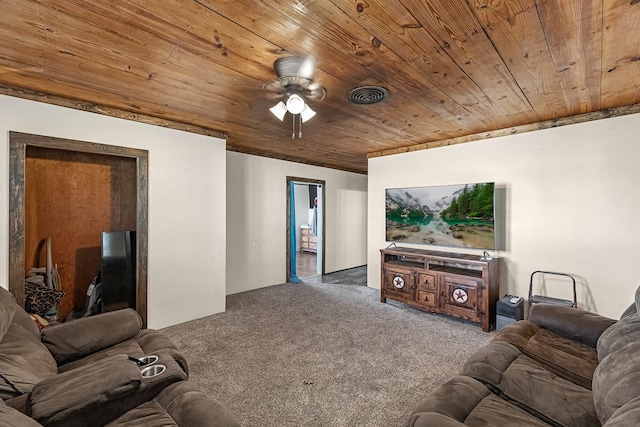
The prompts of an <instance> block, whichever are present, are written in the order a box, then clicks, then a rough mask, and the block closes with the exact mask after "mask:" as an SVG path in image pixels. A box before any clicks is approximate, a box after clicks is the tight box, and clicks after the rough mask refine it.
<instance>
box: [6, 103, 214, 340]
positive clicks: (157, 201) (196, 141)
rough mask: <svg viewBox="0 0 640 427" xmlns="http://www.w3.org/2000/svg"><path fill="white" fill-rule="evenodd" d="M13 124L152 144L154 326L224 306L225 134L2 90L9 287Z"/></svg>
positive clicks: (151, 302)
mask: <svg viewBox="0 0 640 427" xmlns="http://www.w3.org/2000/svg"><path fill="white" fill-rule="evenodd" d="M9 131H17V132H24V133H32V134H38V135H46V136H52V137H58V138H67V139H75V140H80V141H90V142H97V143H101V144H110V145H118V146H125V147H133V148H139V149H144V150H148V151H149V230H148V232H149V247H148V326H149V327H150V328H162V327H165V326H169V325H173V324H177V323H181V322H185V321H188V320H191V319H196V318H199V317H204V316H207V315H210V314H213V313H218V312H221V311H224V309H225V247H226V242H225V222H226V218H225V214H226V209H225V205H224V204H225V191H226V187H225V186H226V184H225V179H226V173H225V167H226V161H225V141H224V140H222V139H218V138H210V137H205V136H202V135H196V134H191V133H187V132H180V131H176V130H171V129H166V128H163V127H157V126H150V125H145V124H142V123H136V122H132V121H127V120H122V119H116V118H112V117H107V116H102V115H98V114H92V113H86V112H82V111H78V110H73V109H68V108H62V107H57V106H52V105H48V104H43V103H37V102H33V101H28V100H23V99H18V98H12V97H8V96H0V171H2V172H1V173H0V200H3V203H2V205H1V206H2V208H1V209H0V224H2V227H0V285H1V286H3V287H5V288H7V287H8V286H7V280H8V207H7V205H8V200H9V195H8V185H9V176H8V168H9V144H8V137H9V135H8V132H9Z"/></svg>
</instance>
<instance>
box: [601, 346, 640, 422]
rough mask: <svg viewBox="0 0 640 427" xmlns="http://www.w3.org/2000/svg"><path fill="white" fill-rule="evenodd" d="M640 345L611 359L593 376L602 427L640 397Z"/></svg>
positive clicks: (606, 360) (605, 361) (627, 348)
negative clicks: (616, 412) (620, 410)
mask: <svg viewBox="0 0 640 427" xmlns="http://www.w3.org/2000/svg"><path fill="white" fill-rule="evenodd" d="M638 378H640V342H633V343H629V344H627V345H625V346H624V347H622V348H620V349H619V350H616V351H614V352H612V353H610V354H609V355H607V356H606V357H605V358H604V359H602V361H601V362H600V364H599V365H598V367H597V368H596V370H595V372H594V374H593V383H592V386H593V403H594V405H595V408H596V412H597V414H598V418H599V419H600V422H601V423H602V424H605V423H606V422H607V421H608V420H609V418H610V417H611V415H612V414H613V413H614V412H615V411H616V410H618V409H619V408H621V407H623V406H624V405H626V404H627V403H629V402H630V401H631V400H633V399H634V398H636V397H637V396H640V381H638Z"/></svg>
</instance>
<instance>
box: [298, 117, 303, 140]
mask: <svg viewBox="0 0 640 427" xmlns="http://www.w3.org/2000/svg"><path fill="white" fill-rule="evenodd" d="M298 117H299V118H300V123H299V124H298V138H302V115H300V114H298Z"/></svg>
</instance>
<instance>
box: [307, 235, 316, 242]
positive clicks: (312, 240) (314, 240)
mask: <svg viewBox="0 0 640 427" xmlns="http://www.w3.org/2000/svg"><path fill="white" fill-rule="evenodd" d="M309 243H318V237H317V236H315V235H313V236H309Z"/></svg>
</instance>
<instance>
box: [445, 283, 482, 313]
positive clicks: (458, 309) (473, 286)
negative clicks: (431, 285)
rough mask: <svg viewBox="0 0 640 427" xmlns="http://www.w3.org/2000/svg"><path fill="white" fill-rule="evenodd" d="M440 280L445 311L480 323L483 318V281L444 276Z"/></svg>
mask: <svg viewBox="0 0 640 427" xmlns="http://www.w3.org/2000/svg"><path fill="white" fill-rule="evenodd" d="M440 280H441V282H440V290H441V296H442V302H443V306H444V307H443V308H444V310H445V311H446V312H448V313H450V314H452V315H453V316H457V317H461V318H463V319H467V320H471V321H474V322H478V321H479V320H480V319H481V316H482V313H480V301H479V299H480V298H481V296H480V289H481V288H482V280H475V279H472V278H468V277H459V276H442V277H441V278H440Z"/></svg>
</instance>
